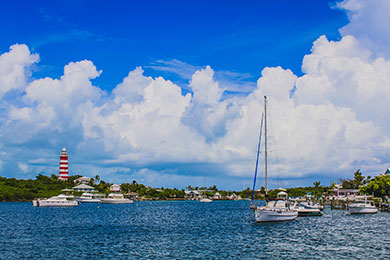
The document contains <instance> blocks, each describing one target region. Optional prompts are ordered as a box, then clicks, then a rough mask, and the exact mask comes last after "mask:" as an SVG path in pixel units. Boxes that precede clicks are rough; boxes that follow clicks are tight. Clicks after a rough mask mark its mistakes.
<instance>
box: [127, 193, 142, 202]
mask: <svg viewBox="0 0 390 260" xmlns="http://www.w3.org/2000/svg"><path fill="white" fill-rule="evenodd" d="M125 196H126V197H127V198H129V199H131V200H138V197H139V194H138V193H137V192H128V193H126V194H125Z"/></svg>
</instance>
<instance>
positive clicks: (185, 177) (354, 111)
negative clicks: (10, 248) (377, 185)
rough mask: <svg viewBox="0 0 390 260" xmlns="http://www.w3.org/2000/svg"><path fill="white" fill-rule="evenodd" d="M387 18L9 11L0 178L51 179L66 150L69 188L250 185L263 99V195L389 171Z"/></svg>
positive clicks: (379, 1)
mask: <svg viewBox="0 0 390 260" xmlns="http://www.w3.org/2000/svg"><path fill="white" fill-rule="evenodd" d="M387 11H390V6H389V4H388V2H387V1H384V0H371V1H367V2H366V1H363V0H344V1H336V2H334V1H323V0H321V1H312V0H310V1H309V0H302V1H288V0H277V1H239V2H238V1H4V2H3V3H2V8H1V9H0V28H1V32H2V37H0V55H1V56H0V99H1V102H0V131H1V135H0V175H2V176H7V177H17V178H32V177H34V176H36V175H37V174H38V173H39V172H43V173H45V174H51V173H57V172H58V155H59V153H60V151H61V149H62V147H64V146H66V148H67V149H68V153H69V161H70V166H69V167H70V173H71V174H81V175H86V176H94V175H96V174H99V175H101V177H102V179H106V180H108V181H111V182H117V183H120V182H129V181H132V180H133V179H136V180H137V181H139V182H142V183H145V184H147V185H151V186H155V187H158V186H165V187H166V186H169V187H178V188H183V187H186V186H188V185H192V186H196V185H198V186H200V185H204V182H205V176H207V178H206V181H207V185H214V184H216V185H217V186H218V187H221V188H225V189H242V188H245V187H249V186H250V183H251V182H252V176H253V170H254V162H255V157H256V148H257V140H258V136H257V135H258V127H259V120H260V117H261V113H262V109H263V96H264V95H267V96H268V97H269V102H270V103H269V110H270V111H271V112H270V114H271V116H270V118H271V119H272V121H271V123H270V125H271V126H273V127H272V129H270V133H271V136H270V139H271V140H274V141H271V142H270V144H271V147H274V148H271V149H270V154H271V155H272V156H271V157H274V158H276V159H273V160H272V159H271V161H270V172H271V174H270V176H271V181H270V186H271V187H280V186H285V187H290V186H305V185H310V184H312V182H314V181H316V180H320V181H321V182H322V183H324V184H328V183H329V182H330V181H337V179H338V178H340V177H343V178H346V177H351V176H352V174H353V172H354V171H355V170H356V169H359V168H360V169H362V172H363V174H366V175H376V174H379V173H381V172H384V169H386V168H388V167H390V159H389V158H390V136H389V135H388V131H387V129H388V128H389V127H390V123H389V120H388V117H387V112H386V111H387V107H388V104H389V103H390V100H389V99H390V83H389V82H390V78H389V75H390V69H389V68H390V65H389V64H390V62H389V59H390V52H389V51H388V48H387V46H388V45H389V44H390V35H389V31H390V28H389V24H390V21H388V20H389V18H388V15H387ZM261 174H262V172H260V175H261ZM259 183H260V185H261V182H259Z"/></svg>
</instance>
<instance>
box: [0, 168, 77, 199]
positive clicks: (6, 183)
mask: <svg viewBox="0 0 390 260" xmlns="http://www.w3.org/2000/svg"><path fill="white" fill-rule="evenodd" d="M79 177H81V176H78V175H76V176H70V177H69V179H68V180H67V181H59V180H58V177H57V176H56V175H54V174H53V175H51V176H50V177H48V176H45V175H42V174H39V175H38V176H37V177H36V178H35V180H32V179H28V180H18V179H15V178H5V177H0V201H2V202H4V201H29V200H33V199H34V198H48V197H51V196H55V195H58V194H59V193H61V190H62V189H67V188H68V189H69V188H72V187H73V186H74V180H75V179H77V178H79Z"/></svg>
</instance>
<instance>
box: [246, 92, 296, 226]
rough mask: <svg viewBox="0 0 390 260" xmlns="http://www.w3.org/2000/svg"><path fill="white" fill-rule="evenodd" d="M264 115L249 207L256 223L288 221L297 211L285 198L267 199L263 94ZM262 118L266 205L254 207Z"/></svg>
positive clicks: (265, 120) (265, 101) (265, 106)
mask: <svg viewBox="0 0 390 260" xmlns="http://www.w3.org/2000/svg"><path fill="white" fill-rule="evenodd" d="M263 116H264V117H262V119H261V126H260V135H259V144H258V147H257V159H256V168H255V178H254V181H253V191H252V203H251V209H252V210H253V212H254V215H255V219H256V222H257V223H261V222H280V221H288V220H294V219H295V218H296V217H297V216H298V212H297V211H294V210H293V208H292V207H290V203H289V201H288V200H287V198H286V199H278V200H269V196H268V172H267V170H268V169H267V97H266V96H264V114H263ZM263 118H264V170H265V183H264V184H265V185H264V186H265V198H266V206H264V207H258V206H257V207H255V206H254V205H253V197H254V191H255V185H256V177H257V168H258V163H259V153H260V144H261V135H262V128H263Z"/></svg>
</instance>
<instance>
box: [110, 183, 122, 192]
mask: <svg viewBox="0 0 390 260" xmlns="http://www.w3.org/2000/svg"><path fill="white" fill-rule="evenodd" d="M110 190H111V191H112V192H120V191H121V186H120V185H118V184H112V185H111V186H110Z"/></svg>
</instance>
